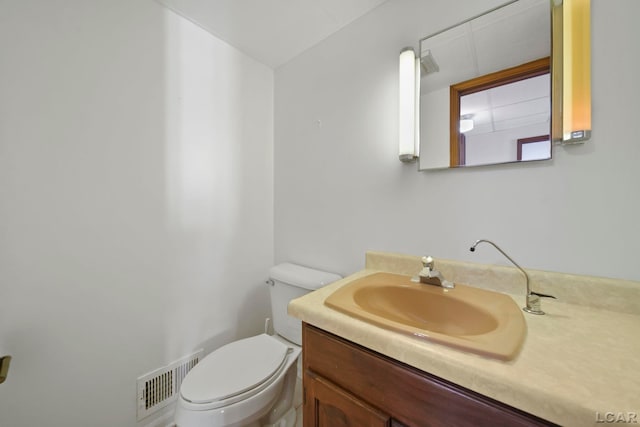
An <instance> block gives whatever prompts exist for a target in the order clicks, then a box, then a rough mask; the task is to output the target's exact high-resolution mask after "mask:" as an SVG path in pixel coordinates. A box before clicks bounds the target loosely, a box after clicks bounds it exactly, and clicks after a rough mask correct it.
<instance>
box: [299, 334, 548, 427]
mask: <svg viewBox="0 0 640 427" xmlns="http://www.w3.org/2000/svg"><path fill="white" fill-rule="evenodd" d="M302 336H303V346H302V348H303V369H304V378H303V383H304V414H303V420H304V426H305V427H325V426H327V427H340V426H351V427H365V426H366V427H368V426H391V427H431V426H443V427H445V426H446V427H453V426H461V427H465V426H469V427H481V426H487V427H497V426H508V427H512V426H550V425H551V426H552V425H554V424H552V423H549V422H548V421H545V420H542V419H540V418H538V417H535V416H534V415H531V414H527V413H525V412H523V411H520V410H518V409H516V408H513V407H510V406H508V405H505V404H503V403H501V402H498V401H496V400H493V399H491V398H488V397H486V396H483V395H481V394H478V393H475V392H473V391H471V390H468V389H465V388H463V387H460V386H458V385H456V384H453V383H450V382H448V381H445V380H443V379H441V378H438V377H436V376H434V375H431V374H429V373H426V372H423V371H420V370H418V369H416V368H413V367H411V366H408V365H405V364H403V363H400V362H398V361H396V360H394V359H391V358H389V357H386V356H383V355H381V354H379V353H376V352H374V351H371V350H369V349H367V348H364V347H361V346H359V345H357V344H354V343H352V342H350V341H347V340H345V339H343V338H340V337H337V336H335V335H333V334H330V333H328V332H326V331H323V330H321V329H318V328H316V327H314V326H311V325H308V324H304V326H303V335H302Z"/></svg>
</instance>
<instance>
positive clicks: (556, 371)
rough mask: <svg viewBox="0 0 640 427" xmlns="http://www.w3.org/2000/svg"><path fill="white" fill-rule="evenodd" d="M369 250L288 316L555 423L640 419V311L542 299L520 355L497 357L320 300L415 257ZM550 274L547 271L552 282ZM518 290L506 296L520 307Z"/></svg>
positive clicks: (407, 270)
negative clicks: (353, 268) (386, 325)
mask: <svg viewBox="0 0 640 427" xmlns="http://www.w3.org/2000/svg"><path fill="white" fill-rule="evenodd" d="M374 255H375V256H380V254H374ZM367 256H368V258H367V268H366V269H364V270H362V271H360V272H358V273H355V274H352V275H350V276H348V277H346V278H344V279H342V280H340V281H338V282H334V283H332V284H330V285H328V286H326V287H324V288H321V289H319V290H317V291H315V292H312V293H310V294H308V295H305V296H303V297H301V298H298V299H296V300H294V301H292V302H291V303H290V304H289V314H290V315H292V316H294V317H297V318H299V319H301V320H302V321H304V322H307V323H309V324H312V325H314V326H317V327H319V328H321V329H324V330H326V331H328V332H331V333H334V334H336V335H339V336H341V337H343V338H345V339H347V340H350V341H352V342H354V343H357V344H360V345H362V346H364V347H367V348H370V349H372V350H374V351H377V352H379V353H381V354H384V355H386V356H389V357H391V358H393V359H396V360H398V361H400V362H403V363H406V364H408V365H411V366H413V367H416V368H418V369H421V370H423V371H425V372H429V373H431V374H434V375H437V376H439V377H441V378H444V379H446V380H449V381H451V382H454V383H456V384H459V385H461V386H463V387H466V388H469V389H471V390H474V391H476V392H478V393H481V394H483V395H486V396H489V397H491V398H494V399H496V400H499V401H501V402H504V403H506V404H508V405H511V406H514V407H516V408H519V409H521V410H523V411H526V412H529V413H531V414H534V415H537V416H539V417H541V418H544V419H547V420H549V421H552V422H555V423H557V424H560V425H564V426H580V427H582V426H588V425H601V424H603V421H615V420H618V422H617V423H616V424H617V425H620V422H619V420H621V419H622V418H621V417H624V419H625V420H627V421H629V420H631V421H632V423H633V421H634V417H635V420H636V423H640V393H639V392H640V315H639V314H638V313H621V312H617V311H614V310H612V309H610V308H607V309H604V308H598V307H589V306H585V305H578V304H568V303H566V302H561V301H556V300H547V299H545V300H544V301H543V309H544V310H545V311H546V313H547V314H546V315H544V316H536V315H529V314H525V321H526V323H527V336H526V338H525V341H524V344H523V346H522V349H521V351H520V353H519V354H518V356H516V358H515V359H514V360H511V361H508V362H504V361H498V360H494V359H489V358H485V357H482V356H479V355H475V354H472V353H467V352H464V351H460V350H455V349H452V348H449V347H446V346H444V345H440V344H436V343H433V342H429V341H426V340H421V339H418V338H415V337H411V336H406V335H402V334H399V333H396V332H391V331H388V330H385V329H382V328H380V327H377V326H373V325H370V324H368V323H365V322H363V321H360V320H358V319H355V318H351V317H349V316H347V315H345V314H342V313H340V312H338V311H335V310H332V309H330V308H329V307H327V306H325V305H324V300H325V299H326V298H327V297H328V296H329V295H330V294H331V293H332V292H334V291H335V290H336V289H338V288H340V287H341V286H344V285H345V284H347V283H349V282H350V281H351V280H353V279H356V278H360V277H363V276H366V275H369V274H373V273H376V272H379V271H388V272H393V273H400V274H408V275H410V274H413V273H411V271H412V270H414V269H415V262H414V261H415V259H414V258H415V257H409V259H408V261H407V262H408V264H406V265H404V264H403V263H402V262H401V263H397V262H394V263H385V262H377V261H372V259H373V258H370V257H369V254H368V255H367ZM395 261H397V259H396V260H395ZM417 265H418V266H419V264H417ZM407 266H409V267H407ZM372 267H374V268H372ZM436 267H437V264H436ZM477 268H481V266H478V267H477ZM503 268H504V267H503ZM443 270H444V269H443ZM467 273H468V272H467ZM494 273H495V272H493V273H492V274H494ZM530 275H531V273H530ZM553 275H554V273H547V274H546V276H545V277H546V278H547V279H549V278H550V279H551V281H553V280H552V279H553ZM533 276H535V274H534V275H533ZM571 277H572V278H577V280H579V278H580V276H571ZM563 278H566V275H564V276H563ZM534 283H535V282H534ZM466 284H469V285H473V284H472V283H469V282H467V283H466ZM623 285H625V286H627V285H628V282H624V283H623ZM545 290H546V291H549V289H545ZM635 292H636V289H633V287H632V288H631V293H630V296H632V297H634V298H635V296H636V294H635ZM523 295H524V292H523V294H522V296H520V295H511V296H512V297H513V298H514V300H515V301H516V303H517V304H519V305H520V304H522V303H523V301H524V296H523Z"/></svg>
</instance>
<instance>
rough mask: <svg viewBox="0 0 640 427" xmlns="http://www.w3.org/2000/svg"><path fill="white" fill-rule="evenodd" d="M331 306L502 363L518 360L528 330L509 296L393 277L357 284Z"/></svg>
mask: <svg viewBox="0 0 640 427" xmlns="http://www.w3.org/2000/svg"><path fill="white" fill-rule="evenodd" d="M325 304H326V305H327V306H329V307H331V308H332V309H335V310H338V311H340V312H342V313H345V314H347V315H349V316H352V317H355V318H358V319H360V320H363V321H365V322H368V323H371V324H374V325H376V326H379V327H382V328H385V329H389V330H392V331H395V332H400V333H404V334H409V335H412V336H414V337H416V338H418V339H424V340H429V341H434V342H437V343H440V344H445V345H448V346H451V347H455V348H458V349H463V350H466V351H470V352H473V353H478V354H481V355H484V356H489V357H493V358H497V359H502V360H510V359H513V358H514V357H515V356H516V354H517V353H518V351H519V350H520V347H521V345H522V342H523V340H524V337H525V335H526V330H527V328H526V323H525V321H524V316H523V315H522V310H520V308H519V307H518V306H517V305H516V303H515V302H514V301H513V299H512V298H511V297H510V296H508V295H505V294H501V293H497V292H492V291H487V290H484V289H478V288H473V287H470V286H465V285H460V284H456V287H455V288H454V289H444V288H441V287H439V286H433V285H426V284H423V283H415V282H412V281H411V278H410V277H409V276H403V275H399V274H393V273H374V274H371V275H369V276H365V277H362V278H359V279H355V280H353V281H352V282H350V283H347V284H346V285H344V286H343V287H341V288H340V289H338V290H337V291H335V292H334V293H333V294H331V295H330V296H329V297H328V298H327V299H326V300H325Z"/></svg>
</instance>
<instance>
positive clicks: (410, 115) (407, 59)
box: [398, 47, 420, 162]
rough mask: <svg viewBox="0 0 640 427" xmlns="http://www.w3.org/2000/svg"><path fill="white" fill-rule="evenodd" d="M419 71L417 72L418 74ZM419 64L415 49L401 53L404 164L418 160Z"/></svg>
mask: <svg viewBox="0 0 640 427" xmlns="http://www.w3.org/2000/svg"><path fill="white" fill-rule="evenodd" d="M416 70H417V72H416ZM419 70H420V68H419V64H418V63H417V61H416V54H415V52H414V50H413V48H410V47H407V48H404V49H402V51H401V52H400V66H399V76H400V80H399V100H398V107H399V108H398V110H399V113H398V127H399V133H398V138H399V142H398V145H399V157H400V161H402V162H413V161H415V160H416V159H417V158H418V149H419V148H418V127H419V123H418V121H417V113H418V112H417V108H416V105H417V102H416V100H417V99H418V98H419V94H418V93H417V90H416V84H419V81H420V80H419V79H420V77H419V76H420V73H419Z"/></svg>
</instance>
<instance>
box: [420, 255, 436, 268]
mask: <svg viewBox="0 0 640 427" xmlns="http://www.w3.org/2000/svg"><path fill="white" fill-rule="evenodd" d="M433 264H434V261H433V258H431V257H430V256H423V257H422V266H423V267H424V268H428V269H429V270H433Z"/></svg>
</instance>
